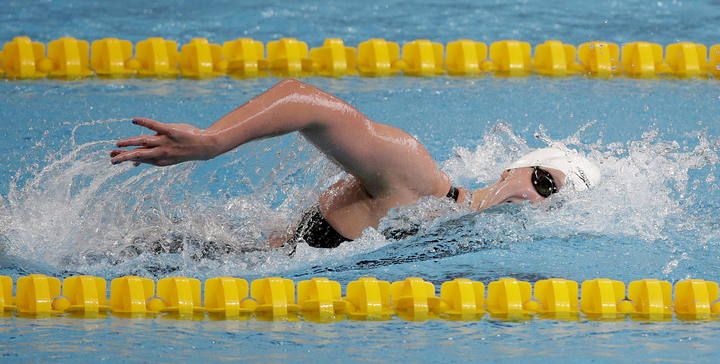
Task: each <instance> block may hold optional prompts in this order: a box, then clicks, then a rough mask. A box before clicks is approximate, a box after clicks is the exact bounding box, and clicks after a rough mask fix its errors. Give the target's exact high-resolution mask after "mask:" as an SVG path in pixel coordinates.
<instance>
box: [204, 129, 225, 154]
mask: <svg viewBox="0 0 720 364" xmlns="http://www.w3.org/2000/svg"><path fill="white" fill-rule="evenodd" d="M200 137H201V138H202V145H203V146H204V149H205V153H204V156H203V157H204V158H202V159H204V160H208V159H213V158H215V157H217V156H219V155H220V154H223V153H225V152H226V150H225V149H224V148H223V143H222V140H221V139H222V138H220V135H218V133H217V132H215V131H212V130H207V129H205V130H202V132H201V133H200Z"/></svg>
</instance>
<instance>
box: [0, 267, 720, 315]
mask: <svg viewBox="0 0 720 364" xmlns="http://www.w3.org/2000/svg"><path fill="white" fill-rule="evenodd" d="M12 288H13V282H12V279H11V278H10V277H7V276H0V312H2V313H3V315H2V316H8V315H12V313H13V312H17V313H19V314H20V315H23V316H51V317H52V316H56V315H60V314H64V313H71V314H73V315H76V316H77V315H80V316H82V317H97V316H98V314H99V313H102V312H108V313H112V314H113V315H119V316H129V317H144V316H147V315H151V316H157V315H161V316H168V317H173V318H181V319H188V318H190V319H200V318H203V317H205V315H208V316H209V317H212V318H216V319H240V318H243V317H245V318H247V317H249V316H251V315H254V316H255V317H257V318H258V319H263V320H287V319H295V318H297V317H298V315H302V316H303V317H304V318H305V319H306V320H310V321H321V322H328V321H337V320H342V319H344V318H349V319H353V320H388V319H390V318H392V316H395V315H397V316H399V317H400V318H402V319H405V320H410V321H424V320H427V319H433V318H443V319H448V320H478V319H481V318H482V316H483V314H484V313H485V312H488V313H490V317H491V318H492V319H498V320H518V319H520V320H525V319H530V318H532V317H534V316H537V317H538V318H541V319H560V320H567V319H577V318H578V317H579V315H580V313H582V314H583V315H584V316H585V317H586V318H587V319H590V320H622V319H624V318H625V317H631V318H633V319H640V320H649V321H665V320H670V319H672V317H673V315H675V316H676V317H677V318H680V319H683V320H716V319H718V318H719V317H720V301H718V298H720V297H719V294H718V283H716V282H712V281H705V280H702V279H687V280H683V281H679V282H677V283H676V284H675V291H674V294H675V296H674V299H673V295H672V294H673V289H672V285H671V284H670V282H667V281H661V280H657V279H643V280H637V281H633V282H630V284H629V285H628V290H627V292H626V291H625V284H624V283H623V282H620V281H616V280H611V279H607V278H598V279H591V280H587V281H584V282H582V285H581V286H580V290H578V283H577V282H575V281H571V280H567V279H562V278H550V279H543V280H539V281H537V282H535V284H534V294H533V285H532V284H531V283H530V282H525V281H520V280H517V279H515V278H501V279H499V280H497V281H494V282H490V284H489V285H488V286H487V297H486V296H485V285H484V284H483V283H482V282H477V281H471V280H469V279H465V278H457V279H454V280H452V281H448V282H444V283H443V284H442V285H441V287H440V296H439V297H438V296H437V295H436V293H437V292H436V287H435V285H434V284H433V283H432V282H428V281H425V280H423V279H422V278H417V277H411V278H406V279H404V280H402V281H396V282H393V283H392V284H391V283H390V282H387V281H383V280H378V279H376V278H373V277H362V278H359V279H358V280H356V281H352V282H349V283H348V284H347V286H346V295H345V296H344V297H343V296H342V286H341V285H340V283H338V282H336V281H332V280H329V279H327V278H322V277H316V278H311V279H308V280H303V281H300V282H298V284H297V296H296V291H295V289H296V287H295V283H294V282H293V281H292V280H290V279H287V278H282V277H268V278H260V279H256V280H254V281H252V282H251V283H250V284H248V281H246V280H244V279H242V278H236V277H217V278H209V279H207V280H206V281H205V284H204V289H203V290H201V282H200V281H199V280H198V279H195V278H188V277H168V278H163V279H160V280H159V281H158V282H157V292H156V291H155V289H156V285H155V283H154V282H153V280H151V279H148V278H142V277H136V276H125V277H120V278H115V279H113V280H112V282H111V284H110V299H109V300H108V299H107V291H106V288H107V287H106V281H105V279H103V278H100V277H93V276H71V277H67V278H65V279H64V280H63V281H62V284H61V282H60V280H59V279H57V278H54V277H49V276H46V275H43V274H31V275H28V276H23V277H20V278H18V281H17V287H16V296H15V297H13V296H12ZM578 293H579V294H578ZM626 294H627V297H626ZM201 299H202V301H201Z"/></svg>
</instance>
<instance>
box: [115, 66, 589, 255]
mask: <svg viewBox="0 0 720 364" xmlns="http://www.w3.org/2000/svg"><path fill="white" fill-rule="evenodd" d="M133 123H135V124H137V125H140V126H143V127H145V128H148V129H150V130H152V131H154V132H155V133H156V134H155V135H141V136H136V137H132V138H127V139H124V140H121V141H118V142H117V146H118V147H119V148H125V147H137V148H135V149H118V150H113V151H112V152H111V153H110V156H111V161H112V163H113V164H119V163H122V162H126V161H130V162H134V163H135V165H139V164H140V163H147V164H152V165H155V166H169V165H173V164H177V163H182V162H185V161H190V160H207V159H210V158H213V157H216V156H218V155H220V154H222V153H225V152H227V151H230V150H232V149H233V148H236V147H238V146H240V145H243V144H245V143H249V142H251V141H253V140H257V139H262V138H269V137H274V136H278V135H283V134H287V133H291V132H295V131H297V132H300V134H302V135H303V136H304V137H305V138H307V140H309V141H310V142H311V143H312V144H313V145H314V146H315V147H317V148H318V149H319V150H320V151H322V153H324V154H325V155H326V156H327V157H328V158H329V159H330V160H332V161H333V162H334V163H336V164H338V165H339V166H340V167H341V168H342V169H343V170H344V171H345V172H347V175H346V176H345V177H344V178H342V179H340V180H339V181H338V182H336V183H335V184H333V185H332V186H330V187H329V188H328V189H327V190H326V191H324V192H323V193H322V194H321V195H320V198H319V201H318V202H317V204H315V205H314V206H313V207H311V208H310V209H308V210H306V211H305V212H304V213H303V215H302V217H301V219H300V222H299V224H298V225H297V227H296V228H295V229H293V231H292V232H291V233H290V234H288V235H289V236H285V237H279V238H276V239H274V240H275V241H272V242H270V244H271V245H273V246H281V245H283V244H284V243H286V242H293V243H297V242H305V243H307V244H309V245H310V246H313V247H318V248H334V247H337V246H338V245H340V244H341V243H343V242H346V241H350V240H353V239H356V238H358V237H359V236H360V235H362V232H363V230H364V229H365V228H367V227H377V226H378V223H379V221H380V219H382V218H383V217H384V216H385V215H386V214H387V213H388V211H389V210H390V209H392V208H395V207H399V206H403V205H409V204H412V203H414V202H416V201H417V200H418V199H419V198H421V197H424V196H436V197H447V198H451V199H453V200H454V201H456V202H457V203H460V204H466V205H467V206H469V207H470V208H472V209H474V210H478V211H480V210H484V209H487V208H489V207H492V206H495V205H498V204H501V203H505V202H522V201H530V202H533V203H534V202H539V201H541V200H543V199H545V198H548V197H549V196H550V195H552V194H553V193H556V192H557V191H559V190H560V189H562V188H563V187H564V186H566V185H571V186H572V187H573V188H574V189H576V190H585V189H587V188H590V187H592V186H594V185H595V184H597V183H598V182H599V180H600V171H599V169H598V168H597V166H595V165H594V164H593V163H592V162H590V161H589V160H587V159H586V158H584V157H582V156H580V155H579V154H578V153H577V152H575V151H573V150H569V149H566V148H543V149H538V150H535V151H533V152H531V153H529V154H527V155H525V156H523V157H522V158H521V159H520V160H518V161H516V162H514V163H513V164H511V165H510V166H508V167H507V168H506V170H505V171H504V172H503V173H502V175H501V176H500V179H499V180H498V181H497V182H496V183H494V184H493V185H491V186H489V187H486V188H482V189H478V190H475V191H470V190H468V189H465V188H462V187H456V186H453V185H452V184H451V183H450V179H449V178H448V176H447V175H446V174H445V173H443V172H442V171H441V170H440V169H439V168H438V165H437V163H436V162H435V161H434V160H433V159H432V157H431V156H430V154H429V153H428V151H427V150H426V149H425V147H424V146H423V145H422V144H421V143H420V142H419V141H418V140H416V139H415V138H413V137H412V136H410V135H409V134H407V133H406V132H404V131H402V130H400V129H398V128H395V127H392V126H389V125H385V124H381V123H378V122H375V121H373V120H370V119H369V118H368V117H366V116H365V115H363V114H362V113H361V112H360V111H358V110H357V109H355V108H354V107H352V106H350V105H349V104H347V103H346V102H344V101H342V100H340V99H338V98H337V97H335V96H333V95H330V94H328V93H325V92H323V91H321V90H319V89H317V88H315V87H313V86H311V85H308V84H305V83H303V82H300V81H297V80H292V79H289V80H284V81H281V82H279V83H277V84H276V85H275V86H273V87H272V88H270V89H269V90H267V91H266V92H264V93H262V94H261V95H259V96H257V97H255V98H254V99H252V100H250V101H249V102H247V103H246V104H244V105H242V106H240V107H238V108H237V109H235V110H233V111H232V112H230V113H229V114H227V115H225V116H223V117H222V118H221V119H220V120H218V121H216V122H215V123H214V124H212V126H210V127H209V128H207V129H204V130H203V129H199V128H196V127H194V126H192V125H188V124H167V123H161V122H158V121H154V120H150V119H146V118H136V119H134V120H133Z"/></svg>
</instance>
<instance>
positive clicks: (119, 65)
mask: <svg viewBox="0 0 720 364" xmlns="http://www.w3.org/2000/svg"><path fill="white" fill-rule="evenodd" d="M131 60H132V43H130V41H129V40H121V39H117V38H103V39H99V40H96V41H94V42H92V45H91V47H90V66H91V67H92V69H93V71H95V74H97V75H98V76H105V77H127V76H132V75H134V74H135V73H137V71H136V70H135V69H132V68H130V67H128V63H129V62H130V61H131Z"/></svg>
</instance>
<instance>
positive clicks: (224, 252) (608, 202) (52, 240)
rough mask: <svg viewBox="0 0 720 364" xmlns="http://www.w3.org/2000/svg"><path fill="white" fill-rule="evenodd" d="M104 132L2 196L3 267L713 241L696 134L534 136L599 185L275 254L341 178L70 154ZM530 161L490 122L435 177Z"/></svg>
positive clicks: (207, 263)
mask: <svg viewBox="0 0 720 364" xmlns="http://www.w3.org/2000/svg"><path fill="white" fill-rule="evenodd" d="M115 122H120V120H101V121H93V122H89V123H82V124H80V125H78V126H76V128H75V129H73V133H72V137H71V138H70V142H69V145H68V146H65V147H64V149H63V150H62V151H61V152H57V153H55V152H53V153H51V154H50V157H49V158H48V160H47V161H46V165H44V166H42V167H40V166H30V167H26V168H23V169H21V170H18V171H17V173H16V177H15V178H14V179H13V180H12V181H11V184H10V188H9V193H8V195H7V197H5V198H3V197H1V196H0V237H1V239H0V246H2V247H3V250H2V253H0V255H2V256H3V259H2V264H3V265H7V264H16V265H23V266H24V267H26V266H27V265H28V264H30V265H33V264H34V265H36V266H37V267H47V269H48V271H50V272H53V271H54V272H68V273H90V274H99V275H104V276H117V275H121V274H141V275H155V276H162V275H167V274H187V275H193V276H209V275H222V274H232V275H238V274H245V275H249V276H253V275H262V274H271V273H272V274H277V273H278V272H288V271H293V270H306V271H307V272H310V273H319V272H324V271H328V270H344V269H363V268H365V267H370V266H382V265H392V264H400V263H405V262H412V261H420V260H427V259H441V258H443V257H448V256H456V255H459V254H466V253H471V252H473V251H477V250H479V249H486V248H487V247H489V246H492V247H495V248H497V247H502V246H507V245H508V244H515V243H521V242H528V241H533V240H537V239H543V238H548V237H556V238H566V237H570V236H577V235H587V236H607V237H623V236H629V237H634V238H639V239H642V240H646V241H655V240H664V239H668V237H669V236H670V235H673V234H678V233H679V232H684V231H704V233H703V236H705V237H710V238H707V239H712V237H713V236H715V237H717V236H718V229H717V227H713V225H712V224H708V223H707V222H706V221H705V219H703V216H702V214H699V215H698V214H694V213H692V211H690V210H691V209H692V208H693V207H695V206H696V202H697V200H698V198H699V196H700V195H701V194H703V193H705V192H706V191H717V178H716V175H717V170H716V166H717V164H718V161H719V157H718V150H719V149H720V146H719V143H718V141H717V140H711V139H709V138H708V137H707V136H706V135H705V134H704V133H702V132H698V133H697V134H696V135H694V136H693V137H694V138H695V140H697V143H695V145H694V146H688V145H685V144H683V143H679V142H677V141H672V140H671V141H667V140H663V139H662V137H661V135H660V134H659V132H658V131H656V130H648V131H647V132H646V133H645V134H644V135H643V137H642V138H641V139H640V140H635V141H629V142H626V143H605V144H604V143H603V142H602V141H597V142H595V143H593V144H582V143H580V142H579V141H580V140H581V139H582V138H581V135H582V133H583V132H584V130H586V129H587V128H588V127H591V125H586V126H584V127H582V128H580V129H579V130H578V131H577V132H576V133H575V134H574V135H571V136H570V137H567V138H566V139H561V140H553V139H552V138H550V137H549V136H547V135H546V133H545V132H544V130H543V129H542V128H540V130H539V131H538V134H537V137H538V139H540V140H541V141H542V142H544V143H546V144H548V145H550V144H553V143H564V144H566V145H569V146H572V147H575V148H578V149H580V150H581V151H583V152H584V153H586V154H587V156H588V157H589V158H590V159H591V160H593V161H595V162H596V163H598V165H600V167H601V170H602V172H603V182H602V183H601V184H600V185H599V186H598V187H597V188H596V189H593V190H592V191H590V192H586V193H578V192H574V191H562V192H561V193H559V194H558V195H555V196H553V197H552V198H551V201H549V202H548V203H543V204H540V205H537V206H531V205H527V204H526V205H520V206H504V207H501V208H497V209H495V210H490V211H488V212H485V213H479V214H478V213H472V212H470V211H468V210H465V209H464V208H462V207H461V206H458V205H456V204H452V203H449V202H448V201H445V200H443V199H435V198H426V199H421V200H420V201H418V203H416V204H414V205H411V206H406V207H403V208H399V209H396V210H393V211H391V212H390V213H389V215H388V217H387V218H386V219H384V220H383V221H382V222H381V224H380V226H379V227H378V229H372V228H369V229H367V230H366V231H365V233H364V234H363V236H362V237H361V238H360V239H358V240H356V241H355V242H353V243H352V244H344V245H342V246H341V247H340V248H338V249H333V250H319V249H313V248H309V247H307V246H304V245H300V246H298V248H297V251H296V252H295V254H294V255H293V256H288V252H287V251H286V250H283V249H280V250H271V249H269V248H268V247H267V245H266V243H265V241H266V240H267V238H268V237H269V236H270V235H271V234H273V233H276V232H278V231H283V230H286V229H288V227H290V226H291V225H292V224H293V222H294V221H295V219H297V218H298V215H299V213H298V211H300V210H301V209H302V208H304V207H307V206H308V205H310V204H311V203H313V202H314V201H316V200H317V196H318V194H319V192H320V191H322V189H323V188H325V187H327V186H328V185H329V184H330V183H332V182H334V181H335V180H337V178H338V177H339V176H340V174H339V169H338V168H337V167H335V166H334V165H332V164H331V163H329V162H328V161H326V160H325V159H324V158H323V157H322V156H321V155H320V154H319V153H318V152H317V151H315V150H314V149H313V148H311V147H310V145H309V144H308V143H306V142H305V141H304V140H303V139H302V138H300V137H291V138H290V139H287V140H289V141H290V143H289V144H288V145H283V143H273V142H266V143H264V144H263V143H258V144H251V145H248V146H243V147H241V148H239V149H238V150H237V151H235V152H233V153H229V155H227V156H226V157H224V159H222V158H221V159H218V160H215V161H211V162H206V163H185V164H182V165H178V166H173V167H169V168H153V167H140V168H133V167H131V166H129V165H121V166H119V167H118V166H115V167H111V166H110V165H109V160H108V156H107V151H108V150H109V149H110V148H111V146H112V142H113V141H110V140H105V141H94V142H89V143H78V142H77V141H76V140H77V138H76V136H75V134H76V132H77V131H78V130H80V129H81V128H98V127H108V125H110V124H112V123H115ZM529 150H530V147H529V142H528V141H526V140H524V139H523V138H521V137H519V136H518V135H516V134H515V133H514V131H513V130H512V128H511V127H510V126H509V125H507V124H505V123H498V124H496V125H494V126H493V127H492V128H491V129H489V130H488V131H487V132H486V133H485V135H484V136H483V138H482V140H481V142H480V144H479V145H478V146H477V147H476V148H475V149H474V150H470V149H467V148H463V147H456V148H455V149H454V151H455V155H454V157H452V158H450V159H448V160H446V161H445V162H444V163H443V164H442V168H443V170H444V171H446V172H447V173H448V174H449V175H450V177H451V178H452V179H453V181H454V182H455V183H459V184H461V185H466V186H482V185H484V184H488V183H491V182H493V181H494V180H495V179H496V178H497V176H499V174H500V172H501V171H502V170H503V168H504V166H506V165H508V164H509V163H511V162H512V161H513V160H515V159H516V158H518V157H519V156H521V155H522V154H524V153H526V152H528V151H529ZM701 174H705V175H704V176H700V177H697V175H701ZM715 203H717V201H716V202H715ZM560 207H561V208H560ZM408 229H411V230H416V231H418V233H417V235H414V236H411V237H407V238H399V239H397V240H393V239H390V240H389V239H387V238H386V237H385V236H384V235H383V234H382V232H384V233H385V235H387V232H388V231H393V230H398V231H401V230H408ZM398 240H399V241H398ZM677 254H678V256H679V257H681V256H682V254H683V252H682V251H678V253H677ZM20 262H22V263H20ZM671 265H672V264H670V265H669V266H668V267H669V268H668V269H672V267H671ZM308 267H310V269H309V270H308V269H307V268H308Z"/></svg>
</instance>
